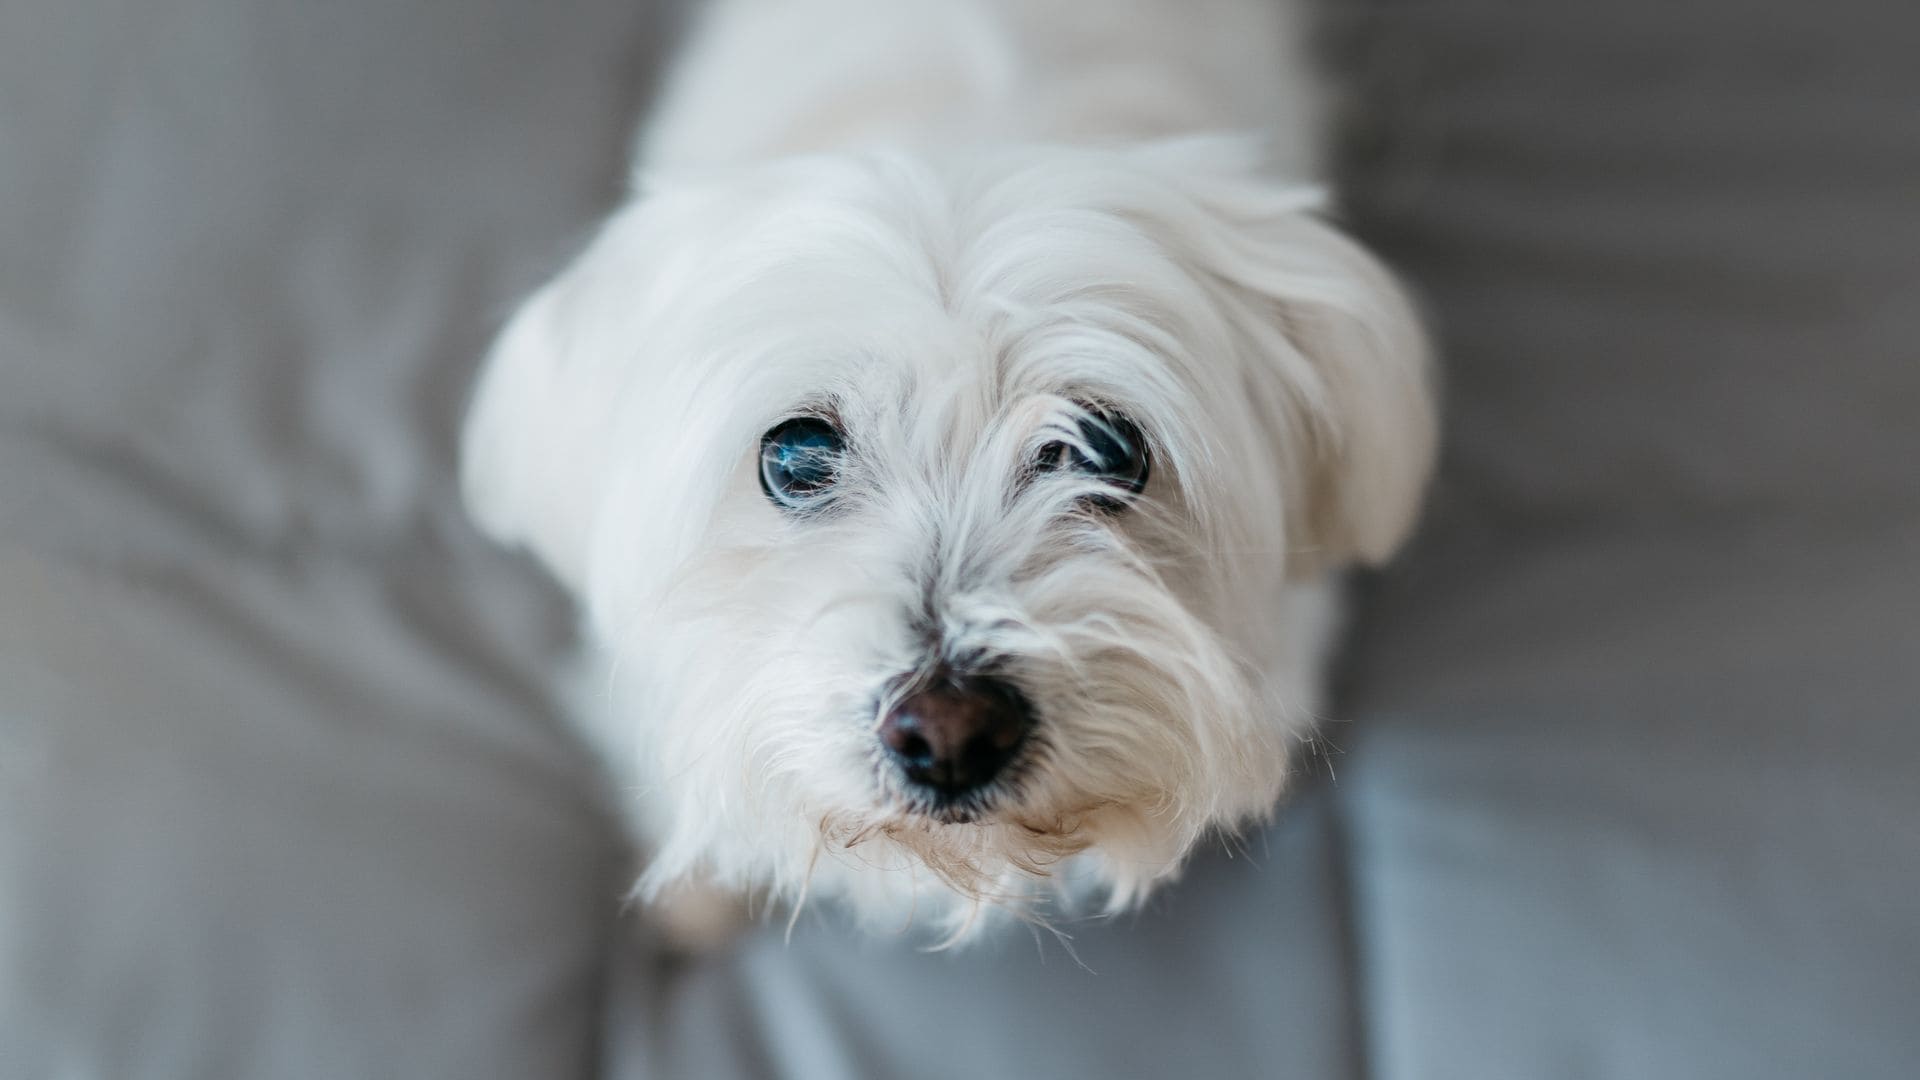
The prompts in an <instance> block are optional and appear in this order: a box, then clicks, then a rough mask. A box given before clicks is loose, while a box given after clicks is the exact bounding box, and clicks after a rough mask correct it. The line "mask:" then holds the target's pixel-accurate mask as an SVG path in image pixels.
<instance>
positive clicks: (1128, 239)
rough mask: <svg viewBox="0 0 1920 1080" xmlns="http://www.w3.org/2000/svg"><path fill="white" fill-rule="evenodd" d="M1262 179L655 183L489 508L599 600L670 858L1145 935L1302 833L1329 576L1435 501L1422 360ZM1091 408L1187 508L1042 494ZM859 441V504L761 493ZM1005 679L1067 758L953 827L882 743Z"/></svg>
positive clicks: (866, 902)
mask: <svg viewBox="0 0 1920 1080" xmlns="http://www.w3.org/2000/svg"><path fill="white" fill-rule="evenodd" d="M1318 206H1319V196H1318V195H1317V193H1315V192H1314V191H1311V190H1308V189H1305V188H1302V187H1299V186H1296V185H1292V184H1286V183H1279V182H1275V181H1272V180H1269V179H1265V178H1263V176H1262V175H1261V174H1260V173H1259V172H1258V170H1257V169H1256V168H1255V167H1254V161H1253V160H1252V157H1251V155H1249V154H1247V153H1246V152H1245V147H1244V145H1242V144H1238V143H1226V142H1222V141H1219V140H1185V141H1174V142H1158V143H1153V144H1149V145H1142V146H1134V147H1105V148H1100V147H1088V146H1068V145H1059V144H1052V145H1028V146H1002V147H997V148H992V149H986V148H979V147H974V148H970V149H967V150H965V151H964V152H952V153H942V152H939V151H934V150H917V151H904V150H895V151H862V152H839V153H831V154H820V155H810V156H798V157H787V158H777V159H774V160H770V161H766V162H758V163H752V164H744V165H737V166H728V167H722V168H717V169H712V170H704V171H696V172H694V173H691V174H688V173H682V174H680V175H677V176H675V177H673V178H671V179H668V180H663V181H661V182H659V183H656V184H654V185H652V186H651V187H650V188H649V189H648V190H646V191H645V192H644V193H643V194H642V195H640V196H639V197H638V198H637V199H636V200H635V201H634V202H633V203H632V204H631V205H630V206H629V207H628V208H627V209H625V210H623V211H622V212H621V213H620V214H619V215H618V216H616V217H615V218H614V219H613V220H612V221H610V222H609V223H608V224H607V226H606V227H605V228H604V230H603V231H602V233H601V235H600V236H599V238H598V239H597V240H596V241H595V242H594V244H593V245H592V246H591V248H590V249H589V250H588V251H587V252H586V253H585V254H584V255H583V256H582V257H581V258H580V259H579V260H578V261H577V262H576V263H575V264H574V265H573V266H572V267H571V268H570V269H569V270H568V271H566V272H565V273H564V274H563V275H562V276H561V277H560V278H559V279H558V280H556V281H555V282H554V283H552V284H551V285H549V286H548V287H547V288H546V289H544V290H543V291H542V292H541V293H540V294H539V295H537V296H536V297H535V298H534V299H533V300H532V301H530V302H529V303H528V304H527V305H526V307H525V308H524V309H523V310H522V311H521V312H520V313H519V314H518V316H517V317H516V318H515V319H514V320H513V322H512V324H511V325H510V326H509V328H508V329H507V331H506V332H505V333H504V335H503V336H502V339H501V342H500V344H499V345H498V346H497V348H496V350H495V353H494V355H493V356H492V358H491V359H490V360H489V363H488V368H487V371H486V375H485V378H484V381H483V384H482V386H481V389H480V392H479V396H478V398H477V400H476V404H475V408H474V411H473V414H472V417H471V420H470V424H469V427H468V430H467V433H466V447H465V462H466V483H467V487H468V496H469V500H470V503H471V504H472V506H473V508H474V510H475V512H476V515H477V517H478V518H479V520H480V521H481V522H482V523H483V524H484V525H485V526H486V527H487V528H488V529H489V531H491V532H492V533H493V534H494V535H496V536H498V537H500V538H502V539H504V540H508V541H512V542H519V543H524V544H527V545H528V546H530V547H532V548H533V549H534V550H535V551H536V552H537V553H538V554H539V555H540V556H541V557H542V558H543V559H544V560H545V561H546V562H547V563H548V564H549V565H550V566H551V567H552V568H553V569H554V571H555V572H556V573H557V574H558V576H559V577H560V578H561V579H562V580H563V581H564V582H565V583H566V584H567V585H568V586H569V587H570V588H571V589H572V590H573V591H574V592H575V593H576V594H577V595H578V596H579V597H580V599H581V601H582V604H583V608H584V610H585V613H586V617H587V622H588V627H589V634H590V636H591V638H592V639H593V640H594V642H595V643H596V644H597V645H598V646H599V647H600V648H601V649H602V650H603V651H604V652H605V654H606V656H607V658H608V664H607V667H606V674H605V675H604V677H603V679H602V680H601V682H600V684H599V685H597V686H596V687H595V688H594V690H593V691H592V692H591V693H590V695H589V696H590V697H591V698H592V704H591V706H590V708H588V709H587V710H586V711H587V712H589V713H590V714H591V716H590V717H589V718H588V723H589V726H590V728H591V730H592V731H593V732H594V734H595V736H596V738H597V739H598V741H599V743H600V746H601V748H602V750H603V752H604V753H605V754H606V755H607V757H608V759H609V761H610V762H612V763H613V764H614V765H615V766H616V770H617V772H618V773H619V775H620V776H621V777H622V779H623V781H624V785H625V790H626V791H627V792H628V793H629V795H630V796H631V799H632V803H633V810H634V814H635V817H636V821H637V824H638V826H639V827H640V829H641V831H642V832H643V834H644V835H645V836H646V837H647V839H648V843H649V846H650V849H651V861H650V863H649V867H648V870H647V872H646V875H645V877H644V879H643V881H642V889H643V891H649V892H651V891H657V890H660V889H662V888H665V887H667V886H670V885H672V884H674V883H676V882H678V881H681V880H683V879H687V878H705V879H709V880H713V881H717V882H720V883H722V884H725V885H728V886H731V887H738V888H745V889H756V890H767V891H771V892H773V893H775V894H779V895H782V896H785V897H787V898H788V899H794V898H797V897H799V896H801V895H803V894H805V893H806V892H807V890H809V889H810V888H811V889H812V890H813V891H814V892H815V893H816V894H817V893H820V892H832V893H835V894H838V895H842V896H845V897H847V898H849V899H850V900H851V901H853V903H854V904H855V905H856V906H857V907H859V908H861V909H862V910H865V911H868V912H870V913H873V914H874V915H876V916H877V917H879V918H882V919H889V920H891V919H898V918H901V917H903V914H904V913H912V914H913V915H914V916H915V917H918V918H922V919H925V920H927V921H928V922H929V923H933V924H936V925H941V926H943V927H944V928H945V929H946V930H948V931H949V932H952V933H955V934H958V933H962V932H964V931H966V930H967V929H969V928H971V927H973V926H976V925H979V921H978V920H977V919H976V918H975V915H976V914H977V913H978V911H979V909H980V907H981V906H982V904H983V903H984V904H985V905H986V906H988V907H990V908H997V909H1006V910H1012V911H1016V912H1032V911H1034V910H1035V905H1036V904H1037V903H1039V902H1040V901H1041V900H1042V899H1044V898H1045V897H1047V896H1049V895H1051V894H1054V893H1057V892H1060V891H1063V890H1065V891H1070V892H1073V893H1075V894H1076V895H1087V894H1092V895H1095V896H1097V897H1099V898H1100V899H1102V900H1103V901H1104V902H1105V903H1106V904H1108V905H1110V906H1115V907H1118V906H1123V905H1125V904H1128V903H1130V902H1133V901H1135V900H1137V899H1138V898H1139V897H1141V896H1142V895H1144V894H1145V892H1146V891H1147V890H1149V889H1150V888H1151V887H1152V886H1153V885H1155V884H1156V883H1158V882H1160V881H1162V880H1164V879H1165V878H1167V877H1168V876H1169V875H1171V874H1172V873H1173V872H1174V871H1175V870H1176V869H1177V868H1178V866H1179V864H1180V861H1181V859H1182V858H1183V856H1184V855H1185V854H1186V853H1187V852H1188V851H1189V850H1190V849H1191V848H1192V847H1193V845H1194V844H1195V843H1196V841H1198V840H1199V839H1200V838H1201V837H1202V836H1204V835H1206V834H1207V833H1208V831H1209V830H1215V829H1232V828H1235V827H1238V826H1239V825H1241V824H1242V823H1244V822H1246V821H1247V820H1249V819H1252V818H1256V817H1259V816H1260V815H1262V814H1264V813H1266V812H1268V811H1269V810H1270V808H1271V807H1272V806H1273V805H1274V802H1275V800H1276V799H1277V798H1278V796H1279V794H1280V792H1281V789H1282V787H1283V785H1284V783H1285V780H1286V776H1287V768H1288V760H1289V750H1290V746H1291V744H1292V743H1293V742H1294V741H1295V740H1296V739H1297V738H1298V737H1299V736H1300V735H1302V734H1303V733H1304V732H1305V731H1306V729H1307V726H1308V725H1309V723H1310V722H1311V720H1312V718H1313V713H1314V710H1315V709H1316V707H1317V698H1318V675H1319V667H1320V664H1321V660H1322V658H1323V652H1324V649H1325V647H1326V641H1327V638H1328V636H1329V634H1330V632H1331V629H1332V624H1333V621H1334V619H1335V608H1334V603H1333V600H1334V597H1333V592H1332V588H1331V586H1330V584H1329V579H1328V575H1329V573H1331V572H1333V571H1335V570H1337V569H1339V568H1340V567H1342V566H1344V565H1347V564H1350V563H1353V562H1356V561H1357V562H1371V561H1377V560H1379V559H1381V558H1384V557H1385V556H1386V555H1388V554H1389V553H1390V552H1391V551H1392V550H1393V549H1394V548H1395V547H1396V546H1397V544H1398V543H1399V541H1400V539H1401V538H1402V537H1403V535H1404V534H1405V532H1406V531H1407V529H1408V528H1409V526H1410V523H1411V521H1412V518H1413V514H1414V511H1415V509H1416V506H1417V503H1418V498H1419V493H1420V490H1421V488H1422V486H1423V484H1424V481H1425V478H1426V474H1427V471H1428V468H1429V461H1430V456H1431V447H1432V440H1433V416H1432V412H1431V404H1430V397H1429V391H1428V387H1427V382H1426V379H1427V376H1426V359H1425V352H1424V347H1423V342H1422V339H1421V335H1420V333H1419V330H1418V326H1417V323H1416V321H1415V319H1414V317H1413V314H1412V312H1411V311H1410V309H1409V307H1408V305H1407V303H1406V301H1405V299H1404V297H1403V296H1402V294H1401V293H1400V292H1399V290H1398V289H1397V288H1396V287H1395V286H1394V284H1393V282H1392V281H1391V279H1390V278H1389V277H1388V276H1387V275H1386V274H1385V273H1384V272H1383V271H1382V270H1381V269H1380V268H1379V267H1378V265H1377V264H1375V262H1374V261H1373V260H1372V259H1371V258H1370V257H1368V256H1367V255H1366V254H1365V253H1364V252H1363V251H1362V250H1361V249H1359V248H1358V247H1357V246H1355V245H1354V244H1353V243H1351V242H1350V241H1348V240H1346V239H1344V238H1343V237H1341V236H1340V235H1339V234H1338V233H1337V232H1336V231H1335V230H1334V229H1332V228H1331V227H1330V226H1329V225H1327V224H1326V223H1325V222H1324V221H1323V220H1322V219H1321V218H1320V217H1319V216H1318V215H1317V210H1318ZM1087 408H1099V409H1103V410H1114V411H1117V412H1119V413H1122V414H1124V415H1125V416H1127V417H1129V418H1130V419H1131V420H1132V421H1133V422H1134V423H1135V424H1136V425H1137V426H1138V427H1139V429H1140V430H1141V431H1142V432H1143V433H1144V436H1145V438H1146V440H1147V442H1148V444H1149V446H1150V450H1151V457H1152V463H1153V465H1152V474H1151V480H1150V481H1149V483H1148V485H1147V487H1146V488H1145V490H1144V491H1143V492H1142V493H1141V495H1140V496H1139V497H1138V498H1137V499H1135V500H1134V501H1133V502H1132V503H1131V505H1130V506H1128V507H1126V508H1124V509H1118V510H1116V509H1112V508H1107V509H1101V508H1100V504H1099V503H1098V502H1096V501H1091V500H1090V499H1089V496H1091V495H1095V494H1098V493H1099V492H1100V491H1102V490H1105V489H1102V488H1101V487H1100V486H1099V483H1098V481H1097V480H1095V479H1093V478H1089V477H1086V476H1082V475H1079V474H1075V473H1072V472H1040V471H1036V470H1035V469H1034V467H1033V462H1034V461H1035V460H1036V456H1037V455H1038V454H1039V453H1040V452H1041V448H1042V447H1043V446H1046V445H1047V444H1049V443H1057V442H1061V441H1068V442H1071V441H1072V440H1074V439H1077V438H1079V437H1080V436H1079V435H1078V434H1077V432H1078V431H1079V427H1078V421H1079V420H1080V419H1081V418H1082V417H1083V416H1084V410H1086V409H1087ZM796 415H818V416H824V417H831V418H832V419H833V421H834V422H835V423H836V424H837V425H838V426H839V427H840V429H841V430H842V431H843V432H844V434H845V437H846V440H847V450H846V457H845V462H844V465H843V467H842V469H841V472H840V475H839V477H838V480H837V482H836V485H835V489H834V498H833V501H832V503H831V505H830V507H829V508H828V509H826V510H824V511H821V512H819V513H811V514H803V515H795V514H792V513H787V512H783V511H781V510H779V509H777V508H776V507H775V506H773V505H772V504H771V503H770V502H769V501H768V500H767V498H766V497H765V496H764V494H763V493H762V492H761V490H760V488H759V485H758V481H757V474H756V471H755V470H756V468H757V461H758V445H759V439H760V437H761V435H762V433H763V432H765V431H767V430H768V429H769V428H771V427H772V426H774V425H775V424H777V423H778V422H780V421H781V420H783V419H785V418H789V417H793V416H796ZM941 665H948V666H952V667H961V668H973V669H978V668H983V667H984V668H991V669H992V670H994V671H995V672H997V673H1000V674H1002V675H1003V676H1004V677H1006V678H1009V679H1010V680H1012V681H1013V682H1014V683H1015V684H1016V685H1017V686H1018V687H1019V688H1020V690H1021V692H1022V693H1023V694H1024V695H1025V697H1026V698H1027V699H1028V700H1029V701H1030V702H1031V703H1032V706H1033V709H1034V712H1035V715H1036V717H1037V720H1036V726H1035V729H1034V734H1033V736H1032V738H1030V739H1029V740H1028V742H1027V744H1026V745H1025V746H1024V747H1023V749H1022V751H1021V753H1020V756H1019V757H1018V758H1017V759H1016V760H1015V761H1014V762H1013V764H1012V765H1011V766H1010V767H1009V768H1008V769H1007V770H1005V772H1004V773H1003V774H1002V775H1001V776H1000V777H999V778H997V779H996V780H995V781H994V783H993V785H992V786H990V787H989V788H987V789H985V790H983V791H981V792H978V793H976V794H975V795H973V796H970V797H969V801H967V802H965V803H963V804H961V805H959V806H958V807H945V808H940V809H938V810H936V809H934V808H930V807H928V806H925V805H921V804H919V803H918V802H916V797H915V796H914V794H913V792H912V791H911V790H910V789H908V788H907V787H906V786H905V785H903V783H902V781H901V780H900V778H899V777H898V776H897V775H896V773H895V772H894V770H893V769H892V768H891V767H890V766H889V764H888V763H887V761H886V760H885V759H884V755H883V754H882V752H881V748H880V744H879V741H878V739H877V738H876V734H875V732H876V727H877V725H878V723H879V719H880V717H881V716H882V715H883V712H884V709H885V706H886V705H887V704H888V703H889V695H890V694H891V693H894V692H895V690H896V689H897V688H898V687H899V686H900V685H901V683H902V680H903V678H905V677H908V676H910V675H912V674H913V673H915V672H924V671H927V670H930V669H932V668H935V667H938V666H941Z"/></svg>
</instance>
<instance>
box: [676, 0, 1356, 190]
mask: <svg viewBox="0 0 1920 1080" xmlns="http://www.w3.org/2000/svg"><path fill="white" fill-rule="evenodd" d="M1300 21H1301V20H1300V18H1299V13H1298V12H1297V11H1296V10H1295V8H1294V5H1292V4H1290V3H1286V2H1280V3H1275V2H1273V0H718V2H716V3H714V4H713V5H712V6H711V7H710V8H708V9H707V10H705V11H704V12H702V13H701V17H700V18H699V19H698V20H697V23H696V26H695V28H694V33H693V37H692V39H691V40H690V41H689V42H688V43H687V46H686V47H685V49H684V50H683V52H682V55H681V59H680V62H679V63H678V65H677V67H676V69H675V72H674V75H673V77H672V80H671V82H670V83H669V85H668V87H667V92H666V94H665V95H664V97H663V104H662V106H661V107H660V109H659V110H658V111H657V112H656V113H655V115H654V116H653V117H651V118H650V119H649V120H648V123H647V127H646V130H645V134H644V138H643V141H642V152H641V155H640V165H641V167H642V168H643V169H656V168H660V169H670V170H671V169H681V168H700V167H706V166H713V165H726V164H733V163H738V162H742V161H751V160H757V159H762V158H766V157H772V156H778V155H781V154H788V153H801V152H809V151H816V150H829V149H844V148H848V147H854V146H868V145H893V146H909V147H911V146H916V145H921V144H925V143H938V144H942V145H946V146H952V145H954V144H956V143H970V142H1005V141H1030V140H1041V139H1046V140H1067V141H1081V140H1106V139H1140V138H1154V137H1160V136H1172V135H1181V134H1190V133H1194V132H1216V131H1227V130H1233V131H1259V132H1262V133H1265V134H1267V135H1268V136H1269V137H1270V138H1274V139H1277V140H1279V141H1278V145H1274V146H1272V147H1271V155H1272V156H1271V159H1270V160H1272V161H1274V162H1275V163H1276V164H1277V165H1279V166H1280V167H1282V168H1285V169H1286V170H1287V171H1289V172H1292V173H1295V174H1296V175H1312V174H1313V173H1314V172H1316V171H1317V170H1316V169H1315V167H1314V166H1315V164H1316V162H1317V157H1318V147H1317V145H1316V144H1317V143H1318V141H1319V140H1317V139H1316V138H1314V133H1315V132H1316V131H1317V129H1318V125H1317V124H1316V123H1315V122H1314V119H1315V117H1316V116H1317V113H1318V110H1319V107H1320V106H1319V93H1318V89H1317V87H1318V84H1317V82H1316V80H1315V79H1314V78H1313V77H1312V72H1311V71H1310V69H1309V68H1308V66H1307V60H1306V58H1305V49H1304V48H1302V44H1303V42H1302V38H1303V36H1304V35H1303V33H1302V31H1301V28H1300V27H1299V25H1298V23H1299V22H1300ZM742 72H753V73H756V77H754V78H747V79H743V78H742V77H741V73H742Z"/></svg>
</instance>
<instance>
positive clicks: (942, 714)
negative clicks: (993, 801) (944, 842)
mask: <svg viewBox="0 0 1920 1080" xmlns="http://www.w3.org/2000/svg"><path fill="white" fill-rule="evenodd" d="M1032 727H1033V709H1032V707H1031V706H1030V705H1028V704H1027V699H1026V697H1025V696H1024V695H1022V694H1021V693H1020V691H1019V690H1018V689H1017V688H1015V687H1014V685H1013V684H1012V683H1010V682H1007V681H1006V680H1004V679H998V678H994V677H992V676H988V675H946V676H944V677H942V678H939V679H937V680H935V681H933V682H931V683H929V684H927V685H925V686H923V687H922V688H920V689H917V690H914V691H913V692H911V693H909V694H907V695H906V696H905V697H903V698H901V699H900V700H899V702H898V703H896V704H895V705H894V706H893V707H892V708H890V709H889V710H888V711H887V714H886V716H885V717H884V718H883V719H882V720H881V722H880V731H879V735H880V744H881V746H883V747H884V748H885V750H886V754H887V757H889V758H890V759H892V761H893V762H894V764H895V765H896V766H898V768H899V769H900V772H901V774H902V775H903V776H904V777H905V778H906V780H907V782H908V783H909V784H911V785H913V786H914V787H915V788H918V789H920V790H919V793H920V794H924V795H925V796H927V797H928V798H929V799H930V800H931V801H933V802H935V803H938V804H946V803H951V802H953V801H954V800H957V799H961V798H963V797H964V796H967V795H970V794H973V793H975V792H978V791H979V790H981V789H982V788H985V787H986V786H988V785H989V784H991V783H992V782H993V780H994V778H995V777H997V776H999V775H1000V774H1001V772H1002V771H1004V770H1005V769H1006V767H1007V765H1008V763H1010V762H1011V761H1013V759H1014V757H1015V756H1016V755H1017V754H1018V753H1019V750H1020V745H1021V744H1022V743H1023V742H1025V741H1026V738H1027V732H1028V731H1029V730H1030V729H1031V728H1032Z"/></svg>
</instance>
